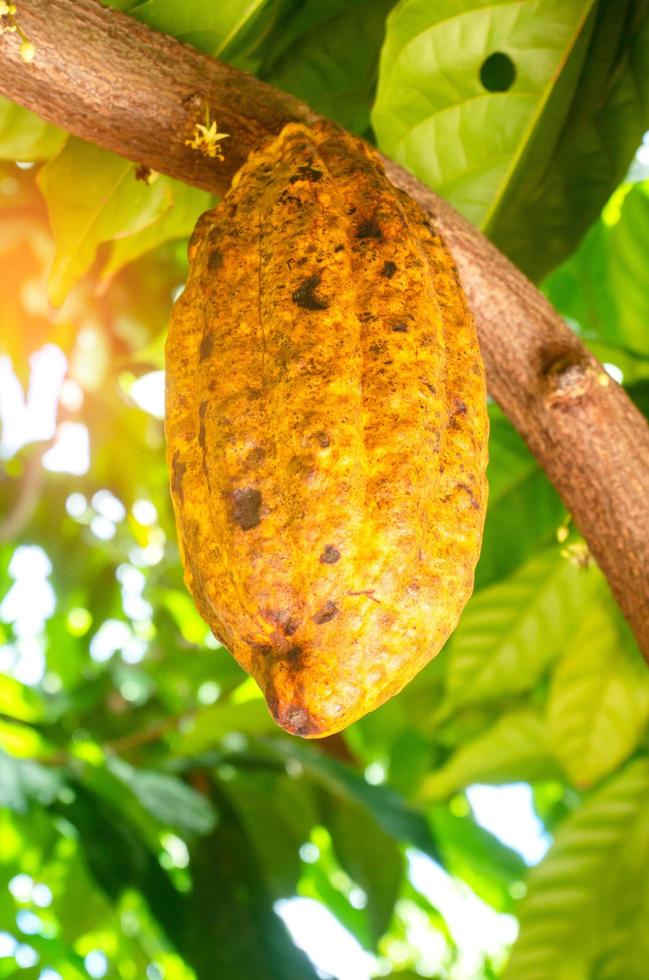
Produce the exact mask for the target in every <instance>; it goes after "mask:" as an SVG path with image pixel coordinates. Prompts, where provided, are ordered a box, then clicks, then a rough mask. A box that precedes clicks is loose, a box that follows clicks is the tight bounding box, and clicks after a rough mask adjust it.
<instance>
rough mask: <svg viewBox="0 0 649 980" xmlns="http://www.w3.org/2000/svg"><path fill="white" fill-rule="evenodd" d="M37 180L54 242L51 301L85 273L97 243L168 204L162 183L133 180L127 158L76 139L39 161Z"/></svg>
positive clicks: (146, 221)
mask: <svg viewBox="0 0 649 980" xmlns="http://www.w3.org/2000/svg"><path fill="white" fill-rule="evenodd" d="M38 183H39V186H40V188H41V190H42V192H43V194H44V196H45V200H46V201H47V207H48V211H49V215H50V223H51V225H52V231H53V233H54V238H55V241H56V254H55V257H54V263H53V266H52V270H51V272H50V279H49V292H50V298H51V301H52V302H53V303H54V304H55V305H58V304H60V303H61V302H62V301H63V299H64V298H65V296H66V294H67V292H68V291H69V289H70V288H71V287H72V286H73V285H74V284H75V282H76V281H77V280H78V279H80V278H81V277H82V276H83V275H84V274H85V273H86V272H87V271H88V269H89V268H90V266H91V264H92V262H93V260H94V258H95V253H96V251H97V248H98V246H99V245H100V244H101V243H102V242H106V241H112V240H113V239H115V238H122V237H124V236H125V235H132V234H134V233H135V232H137V231H140V230H141V229H142V228H145V227H146V226H147V225H150V224H151V223H152V222H153V221H155V220H156V219H157V218H159V217H160V215H161V214H162V213H163V212H164V211H165V210H166V209H167V208H168V207H169V205H170V203H171V200H170V191H169V186H168V184H167V182H166V181H164V180H158V181H156V182H155V183H154V184H152V185H151V186H149V185H147V184H146V183H145V182H144V181H141V180H136V179H135V166H134V165H133V164H132V163H131V162H130V161H128V160H124V159H123V158H122V157H118V156H115V155H114V154H112V153H107V152H106V151H105V150H101V149H99V147H96V146H94V145H93V144H92V143H84V142H83V141H82V140H78V139H70V140H69V141H68V142H67V143H66V145H65V147H64V148H63V150H62V151H61V153H59V155H58V156H56V157H55V158H54V159H53V160H51V161H50V162H49V163H48V164H46V165H45V167H44V168H43V169H42V170H41V172H40V174H39V176H38Z"/></svg>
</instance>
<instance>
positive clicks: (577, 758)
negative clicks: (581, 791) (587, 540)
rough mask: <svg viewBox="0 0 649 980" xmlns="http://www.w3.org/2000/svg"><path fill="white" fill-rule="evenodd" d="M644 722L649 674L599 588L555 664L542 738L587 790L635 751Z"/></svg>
mask: <svg viewBox="0 0 649 980" xmlns="http://www.w3.org/2000/svg"><path fill="white" fill-rule="evenodd" d="M648 718H649V673H648V672H647V667H646V664H645V663H644V661H643V660H642V659H641V657H640V655H639V653H638V652H637V650H636V649H635V646H634V644H633V641H632V639H631V637H630V636H628V635H627V629H626V627H625V626H624V625H623V624H622V621H621V617H620V615H619V613H618V612H617V609H616V608H615V607H614V604H613V600H612V598H611V597H610V595H609V594H608V592H607V591H606V590H605V589H604V588H603V587H602V588H601V589H600V590H598V593H597V594H595V596H594V597H593V602H592V604H591V606H590V608H589V609H588V612H587V615H586V616H584V618H583V620H582V623H581V626H580V628H579V629H578V631H577V633H576V635H575V636H574V638H573V640H572V642H571V645H570V648H569V650H567V651H566V653H565V654H564V656H563V657H562V659H561V660H560V661H559V663H558V665H557V667H556V669H555V671H554V674H553V677H552V684H551V687H550V696H549V701H548V737H549V741H550V745H551V746H552V749H553V751H554V754H555V755H556V757H557V759H558V760H559V761H560V762H561V764H562V766H563V768H564V770H565V772H566V773H567V774H568V776H569V777H570V779H571V780H572V782H573V783H574V784H575V785H576V786H579V787H586V786H590V785H592V784H593V783H595V782H597V781H598V780H599V779H601V778H602V777H603V776H607V775H608V774H609V773H611V772H613V771H614V770H615V769H616V768H617V767H618V766H619V765H620V763H622V762H623V761H624V759H626V758H627V756H628V755H629V754H630V753H631V752H632V751H633V750H634V749H635V748H636V746H637V745H638V742H639V741H640V739H641V738H642V736H643V734H644V731H645V729H646V727H647V719H648Z"/></svg>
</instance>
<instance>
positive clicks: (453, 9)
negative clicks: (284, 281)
mask: <svg viewBox="0 0 649 980" xmlns="http://www.w3.org/2000/svg"><path fill="white" fill-rule="evenodd" d="M648 29H649V25H648V23H647V7H646V5H645V4H641V5H636V4H634V3H633V2H632V0H623V2H619V0H600V2H599V3H594V2H593V0H567V2H566V0H543V2H540V3H535V4H528V3H522V2H502V0H501V2H497V3H495V4H494V3H491V2H489V0H468V2H461V3H460V2H458V0H450V2H447V3H444V4H441V5H440V4H438V5H433V4H430V3H428V2H427V0H401V2H400V3H399V4H398V6H397V7H396V8H395V10H394V12H393V13H392V15H391V16H390V17H389V18H388V30H387V39H386V44H385V46H384V50H383V54H382V58H381V65H380V76H379V89H378V96H377V102H376V106H375V110H374V114H373V122H374V126H375V129H376V132H377V134H378V137H379V142H380V145H381V147H382V148H383V149H384V150H385V151H386V152H387V153H388V155H390V156H392V157H394V158H395V159H396V160H397V161H398V162H400V163H403V164H404V165H405V166H406V167H408V168H409V169H410V170H412V171H413V173H415V174H416V175H417V176H418V177H420V179H422V180H423V181H424V183H426V184H428V186H430V187H431V188H432V189H434V190H436V191H438V192H439V193H440V194H442V196H444V197H446V198H447V199H448V200H449V201H450V202H451V203H452V204H454V205H455V206H456V207H458V208H459V210H460V211H462V213H464V214H465V215H467V217H469V219H470V220H471V221H473V222H474V224H477V225H478V226H479V227H481V228H482V229H483V230H485V231H486V232H487V233H488V234H489V235H490V236H491V237H492V238H493V239H494V241H495V242H496V243H497V244H498V246H499V247H500V248H501V249H503V250H504V251H505V252H506V253H507V254H508V255H509V256H510V257H511V258H512V259H513V260H514V262H515V263H516V264H517V265H519V266H520V267H521V268H522V269H523V270H524V271H525V272H527V274H528V275H530V276H532V277H533V278H536V279H538V278H541V277H542V276H543V275H544V274H545V273H547V271H548V270H549V269H550V268H552V266H553V265H556V264H557V263H558V262H559V261H560V260H561V259H562V258H564V257H565V255H566V254H568V253H569V251H570V250H571V249H572V248H574V246H575V244H576V243H577V242H578V240H579V238H580V236H581V235H582V234H583V232H584V230H585V229H586V227H587V226H588V224H589V223H590V222H591V221H592V220H593V218H594V217H595V216H596V214H597V211H598V210H599V208H600V207H601V206H602V204H603V203H604V201H605V200H606V198H607V197H608V195H609V194H610V193H611V191H612V190H613V188H614V187H615V186H616V184H617V183H618V182H619V181H620V180H621V179H622V177H623V176H624V173H625V170H626V168H627V166H628V164H629V162H630V160H631V158H632V156H633V152H634V150H635V148H636V146H637V145H638V143H639V142H640V139H641V136H642V133H643V131H644V129H646V127H647V124H648V122H649V85H648V82H647V78H648V71H647V60H648V58H649V44H648V36H647V30H648ZM490 59H491V60H490ZM532 214H533V216H534V220H530V215H532Z"/></svg>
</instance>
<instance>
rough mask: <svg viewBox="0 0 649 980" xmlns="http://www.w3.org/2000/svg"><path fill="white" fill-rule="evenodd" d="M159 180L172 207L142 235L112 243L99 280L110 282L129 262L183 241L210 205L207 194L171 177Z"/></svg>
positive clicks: (210, 199) (141, 232) (209, 195)
mask: <svg viewBox="0 0 649 980" xmlns="http://www.w3.org/2000/svg"><path fill="white" fill-rule="evenodd" d="M159 180H163V181H165V183H166V184H167V186H168V187H169V190H170V194H171V207H170V208H168V210H166V211H165V212H164V214H163V215H162V216H161V217H160V218H158V219H157V220H156V221H154V222H153V224H150V225H149V226H148V227H147V228H143V229H142V231H138V232H136V233H135V234H134V235H129V236H128V237H127V238H118V239H117V240H115V241H113V242H111V245H110V253H109V256H108V261H107V262H106V265H105V266H104V268H103V270H102V274H101V275H102V279H104V280H110V279H111V278H112V277H113V276H114V275H115V274H116V273H117V272H119V270H120V269H122V268H123V267H124V266H125V265H128V263H129V262H134V261H135V259H139V258H140V256H142V255H144V254H145V253H146V252H150V251H151V250H152V249H154V248H158V246H159V245H163V244H164V243H165V242H169V241H172V240H173V239H176V238H186V237H187V236H188V235H190V234H191V232H192V231H193V230H194V226H195V224H196V221H197V220H198V218H199V217H200V215H201V214H203V212H204V211H207V209H208V208H209V207H210V206H211V205H212V201H213V197H212V195H211V194H208V193H207V191H201V190H198V188H196V187H190V186H189V185H188V184H182V183H181V182H180V181H178V180H172V179H171V178H170V177H160V178H159Z"/></svg>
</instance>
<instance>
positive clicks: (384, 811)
mask: <svg viewBox="0 0 649 980" xmlns="http://www.w3.org/2000/svg"><path fill="white" fill-rule="evenodd" d="M272 745H273V749H274V751H275V752H277V753H278V754H279V755H280V757H282V758H285V759H287V760H288V759H290V760H293V761H294V762H299V763H300V765H301V766H302V767H303V768H304V772H305V773H306V774H307V775H308V776H310V777H311V778H312V779H314V780H315V781H316V782H318V783H320V784H321V785H322V786H324V787H325V788H326V789H328V790H329V791H330V792H331V793H332V794H333V795H334V796H337V797H340V798H341V799H343V800H346V801H348V802H351V803H356V804H360V805H361V806H362V807H364V808H365V809H366V810H367V811H368V812H369V813H370V814H371V816H372V818H373V819H374V820H375V821H376V823H377V824H378V826H379V827H381V829H382V830H384V831H385V833H386V834H388V835H389V836H390V837H392V838H393V839H394V840H397V841H407V842H409V843H411V844H412V845H413V846H414V847H417V848H418V849H419V850H420V851H423V852H424V853H425V854H428V855H430V857H432V858H434V859H435V860H438V859H439V851H438V849H437V846H436V843H435V841H434V839H433V836H432V834H431V832H430V828H429V827H428V825H427V823H426V820H425V818H424V816H423V814H421V813H418V812H417V811H416V810H413V809H411V808H410V807H409V806H408V805H407V804H406V803H405V801H404V800H403V799H402V798H401V797H400V796H399V795H398V794H397V793H395V792H394V790H392V789H390V787H388V786H373V785H371V784H370V783H368V782H367V781H366V780H365V779H364V778H363V776H361V775H359V774H358V773H356V772H354V770H353V769H351V768H349V767H348V766H345V765H343V764H342V763H341V762H338V760H337V759H332V758H331V757H329V756H325V755H322V753H320V752H315V751H314V750H312V749H311V748H309V747H308V746H303V745H299V744H298V742H297V740H292V741H291V742H290V743H287V742H273V743H272Z"/></svg>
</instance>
